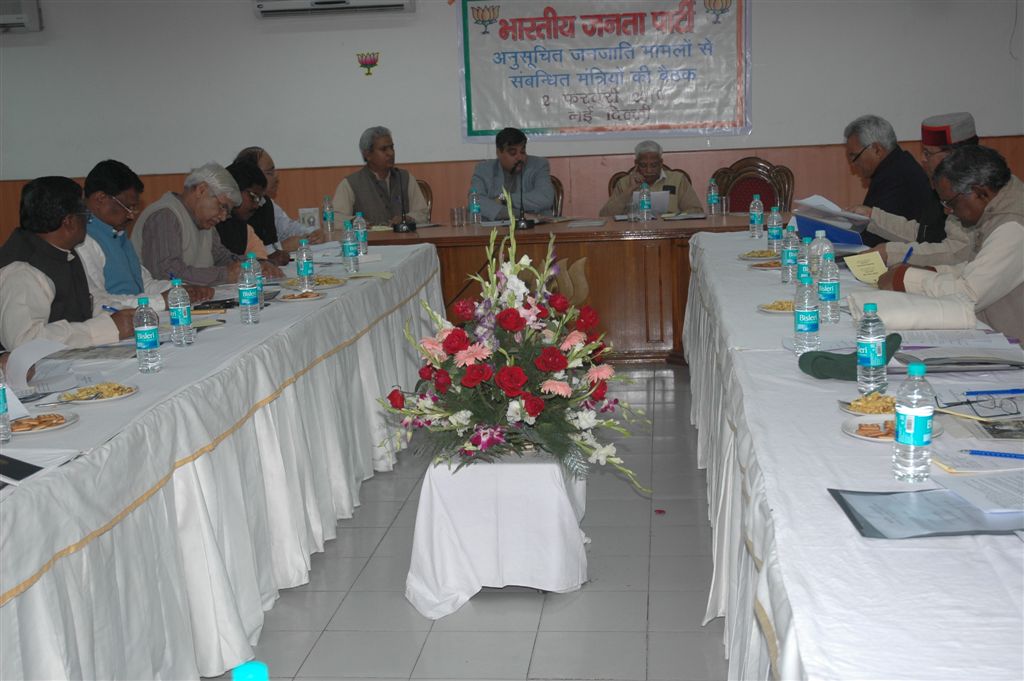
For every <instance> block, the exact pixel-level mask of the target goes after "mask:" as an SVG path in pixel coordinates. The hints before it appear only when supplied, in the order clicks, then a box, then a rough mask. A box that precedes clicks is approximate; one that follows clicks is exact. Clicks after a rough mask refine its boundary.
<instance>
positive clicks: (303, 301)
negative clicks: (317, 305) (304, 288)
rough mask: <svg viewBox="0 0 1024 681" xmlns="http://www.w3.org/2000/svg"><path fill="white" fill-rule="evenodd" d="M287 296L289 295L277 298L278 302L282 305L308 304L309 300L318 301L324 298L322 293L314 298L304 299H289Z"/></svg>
mask: <svg viewBox="0 0 1024 681" xmlns="http://www.w3.org/2000/svg"><path fill="white" fill-rule="evenodd" d="M289 295H291V294H285V295H283V296H278V298H277V299H278V300H280V301H281V302H282V303H306V302H309V301H310V300H320V299H321V298H323V297H324V294H322V293H317V294H316V295H315V296H307V297H305V298H289V297H288V296H289Z"/></svg>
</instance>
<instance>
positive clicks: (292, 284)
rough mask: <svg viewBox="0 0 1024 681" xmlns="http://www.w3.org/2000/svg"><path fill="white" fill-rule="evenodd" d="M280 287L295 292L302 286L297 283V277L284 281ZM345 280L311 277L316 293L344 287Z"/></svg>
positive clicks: (318, 275) (330, 277) (328, 276)
mask: <svg viewBox="0 0 1024 681" xmlns="http://www.w3.org/2000/svg"><path fill="white" fill-rule="evenodd" d="M281 285H282V286H284V287H285V288H290V289H293V290H296V291H301V290H302V284H301V283H300V282H299V280H298V278H297V277H292V278H291V279H285V280H284V281H282V282H281ZM344 285H345V280H344V279H342V278H340V277H332V276H330V275H329V274H314V275H313V287H314V288H315V289H316V290H318V291H323V290H325V289H329V288H338V287H339V286H344Z"/></svg>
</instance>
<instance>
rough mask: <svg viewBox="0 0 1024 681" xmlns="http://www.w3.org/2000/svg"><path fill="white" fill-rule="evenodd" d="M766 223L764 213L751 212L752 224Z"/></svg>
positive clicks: (756, 225)
mask: <svg viewBox="0 0 1024 681" xmlns="http://www.w3.org/2000/svg"><path fill="white" fill-rule="evenodd" d="M763 224H764V213H751V214H750V226H751V227H760V226H761V225H763Z"/></svg>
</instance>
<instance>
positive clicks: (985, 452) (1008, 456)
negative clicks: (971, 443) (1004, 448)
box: [960, 449, 1024, 459]
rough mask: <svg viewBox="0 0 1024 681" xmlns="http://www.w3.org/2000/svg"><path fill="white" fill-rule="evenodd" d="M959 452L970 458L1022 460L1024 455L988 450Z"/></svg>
mask: <svg viewBox="0 0 1024 681" xmlns="http://www.w3.org/2000/svg"><path fill="white" fill-rule="evenodd" d="M960 451H961V452H964V453H966V454H970V455H971V456H995V457H998V458H1000V459H1024V454H1017V453H1016V452H993V451H990V450H988V449H961V450H960Z"/></svg>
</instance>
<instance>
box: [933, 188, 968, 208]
mask: <svg viewBox="0 0 1024 681" xmlns="http://www.w3.org/2000/svg"><path fill="white" fill-rule="evenodd" d="M963 195H964V192H957V193H956V194H955V195H953V196H951V197H949V198H948V199H939V203H941V204H942V207H943V208H944V209H945V210H948V211H952V210H953V209H954V208H955V205H954V204H956V200H957V199H959V198H960V197H961V196H963Z"/></svg>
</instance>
